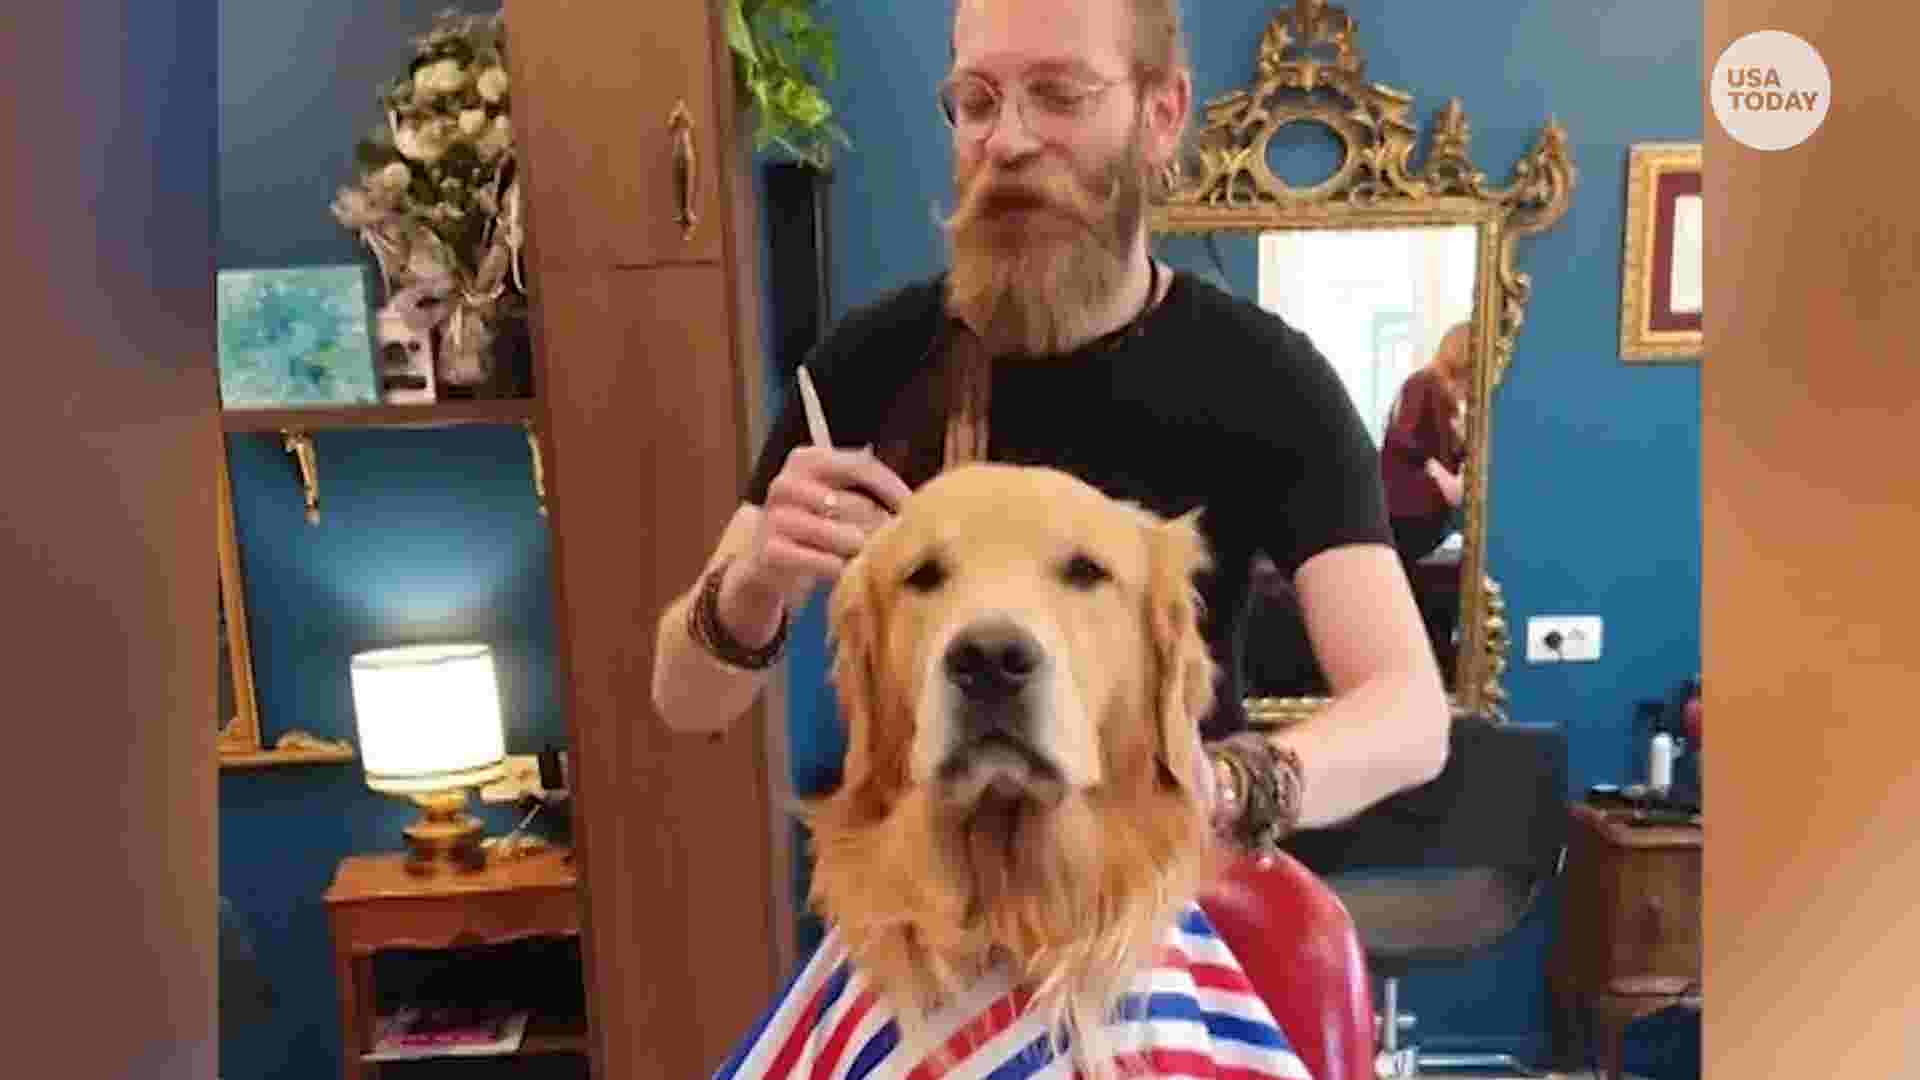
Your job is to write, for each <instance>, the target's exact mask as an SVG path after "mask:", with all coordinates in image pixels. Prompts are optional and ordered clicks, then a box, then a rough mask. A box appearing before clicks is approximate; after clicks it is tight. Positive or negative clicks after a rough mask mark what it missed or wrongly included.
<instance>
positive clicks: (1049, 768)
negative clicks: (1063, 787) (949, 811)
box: [940, 618, 1061, 801]
mask: <svg viewBox="0 0 1920 1080" xmlns="http://www.w3.org/2000/svg"><path fill="white" fill-rule="evenodd" d="M940 670H941V675H942V677H943V678H944V679H945V680H946V683H947V691H948V692H947V695H946V697H947V701H948V707H949V709H950V710H951V712H950V716H951V721H952V722H951V724H950V725H949V729H948V730H949V744H948V752H947V754H946V757H945V759H944V760H943V761H942V762H941V765H940V779H941V780H942V781H944V782H946V783H947V784H948V785H949V787H950V788H952V789H954V794H956V795H958V796H959V797H961V798H962V799H964V800H967V801H971V800H972V799H974V798H977V797H979V796H980V795H982V794H985V793H986V792H987V791H989V790H991V791H993V792H995V793H997V794H1000V795H1016V794H1021V795H1035V794H1043V793H1049V792H1051V791H1052V790H1053V789H1055V788H1057V787H1058V785H1059V783H1060V780H1061V773H1060V767H1059V766H1058V765H1057V764H1055V763H1054V761H1053V760H1052V759H1051V758H1050V757H1049V756H1048V755H1047V754H1046V753H1044V752H1042V750H1041V749H1040V746H1039V739H1038V738H1037V736H1039V734H1040V733H1039V732H1037V731H1036V730H1035V727H1036V724H1037V723H1038V722H1039V719H1040V708H1041V706H1040V701H1039V695H1040V693H1041V692H1042V691H1043V689H1044V684H1045V681H1046V679H1047V678H1049V677H1050V675H1051V671H1050V669H1049V666H1048V661H1047V655H1046V651H1045V650H1044V649H1043V648H1041V646H1040V642H1039V641H1038V640H1037V639H1036V638H1035V637H1034V636H1033V635H1032V634H1031V633H1030V632H1028V631H1027V630H1026V629H1025V628H1023V627H1022V626H1020V625H1019V624H1018V623H1016V622H1014V621H1013V620H1011V619H1006V618H992V619H986V620H982V621H980V622H977V623H975V624H973V625H971V626H968V627H967V628H966V629H964V630H962V631H961V632H960V633H958V634H956V635H954V638H953V640H952V641H951V642H950V643H949V644H948V645H947V650H946V653H945V654H944V655H943V656H942V657H941V661H940Z"/></svg>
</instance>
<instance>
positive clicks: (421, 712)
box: [351, 643, 506, 874]
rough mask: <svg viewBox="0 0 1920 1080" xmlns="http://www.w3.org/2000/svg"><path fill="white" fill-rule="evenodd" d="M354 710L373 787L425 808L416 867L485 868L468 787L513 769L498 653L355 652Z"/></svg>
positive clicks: (416, 837) (457, 649)
mask: <svg viewBox="0 0 1920 1080" xmlns="http://www.w3.org/2000/svg"><path fill="white" fill-rule="evenodd" d="M351 670H352V677H353V711H354V718H355V724H356V726H357V727H358V729H359V733H360V761H361V763H362V765H363V767H364V768H365V770H366V775H367V786H368V787H370V788H372V789H373V790H375V791H378V792H381V793H382V794H387V795H396V796H405V797H407V798H409V799H412V800H413V801H414V803H416V804H417V805H418V806H419V807H420V809H421V813H420V817H419V818H418V819H417V820H415V821H414V823H413V824H411V825H409V826H407V828H406V830H405V831H406V837H407V863H406V865H407V869H408V870H410V871H412V872H414V873H417V874H432V873H437V872H440V871H443V870H448V869H455V870H478V869H480V868H482V867H484V866H485V865H486V853H485V851H484V850H483V849H482V848H481V845H480V833H481V824H480V819H478V818H476V817H474V816H473V815H472V814H469V813H467V789H468V788H471V787H477V786H479V785H481V784H486V783H491V782H492V781H494V780H497V779H499V778H500V777H501V776H503V775H505V773H506V734H505V730H504V727H503V725H502V723H501V718H500V688H499V683H498V681H497V680H496V678H495V675H494V665H493V650H492V649H491V648H490V647H488V646H486V645H480V644H465V643H463V644H447V645H408V646H402V647H399V648H391V649H375V650H373V651H371V652H362V653H357V654H355V655H354V657H353V660H352V665H351Z"/></svg>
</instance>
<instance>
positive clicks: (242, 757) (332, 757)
mask: <svg viewBox="0 0 1920 1080" xmlns="http://www.w3.org/2000/svg"><path fill="white" fill-rule="evenodd" d="M353 760H354V753H353V751H351V750H244V751H238V752H235V751H230V750H223V751H221V752H220V767H221V768H223V769H271V768H277V767H281V766H286V765H346V764H349V763H351V762H352V761H353Z"/></svg>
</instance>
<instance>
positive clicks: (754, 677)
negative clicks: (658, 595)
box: [653, 503, 782, 732]
mask: <svg viewBox="0 0 1920 1080" xmlns="http://www.w3.org/2000/svg"><path fill="white" fill-rule="evenodd" d="M763 512H764V511H762V510H761V508H760V507H758V506H755V505H753V504H752V503H741V504H740V508H739V509H737V510H735V511H734V512H733V517H732V518H731V519H730V520H729V521H728V522H727V527H726V530H725V531H724V532H722V533H721V535H720V542H719V543H718V544H717V545H716V546H715V548H714V552H713V555H712V556H711V557H710V558H709V559H708V560H707V565H706V567H705V568H704V569H702V570H701V572H700V576H699V577H697V578H695V579H694V582H693V585H692V586H691V587H689V588H688V589H687V591H686V592H684V593H682V594H681V595H680V598H679V599H677V600H675V601H674V602H673V603H671V604H668V605H667V609H666V611H664V612H662V613H661V615H660V622H659V625H658V626H657V627H656V628H655V637H654V655H653V707H654V708H655V709H656V710H658V711H659V713H660V718H661V719H662V720H663V721H665V723H666V725H667V727H668V728H670V729H672V730H674V731H686V732H719V731H725V730H726V729H727V728H728V727H730V726H731V725H732V724H733V721H734V720H735V719H736V718H738V717H739V716H740V715H741V714H742V713H745V712H746V711H747V707H748V706H750V705H752V704H753V699H754V698H755V697H756V696H758V695H759V693H760V689H761V687H763V686H765V685H766V680H767V676H768V671H769V670H771V669H768V670H760V671H752V670H748V669H745V668H737V667H734V666H732V665H731V664H726V663H722V662H721V661H720V660H719V659H718V658H717V657H715V656H714V655H713V654H712V653H710V652H708V651H707V650H706V649H703V648H701V647H700V645H699V643H697V642H695V641H694V640H693V637H692V636H691V635H690V634H689V633H688V632H687V608H688V606H689V605H690V604H692V603H693V600H694V598H695V597H696V596H698V595H699V593H700V585H701V582H702V581H704V580H705V578H706V573H707V571H708V570H711V569H712V568H713V567H714V566H715V565H717V564H718V563H719V562H720V560H721V559H723V558H726V557H728V556H730V555H737V554H739V553H740V552H743V551H745V550H746V549H747V547H748V545H749V544H751V543H752V541H753V534H754V530H755V529H757V528H758V527H759V525H760V515H761V514H762V513H763ZM738 568H739V563H738V562H737V561H736V562H735V563H734V566H733V568H732V570H737V569H738ZM728 578H729V581H728V582H727V583H726V584H723V586H722V588H721V590H720V597H719V601H720V604H719V606H720V618H721V620H722V621H723V622H725V623H726V625H727V626H728V628H729V629H731V630H733V631H734V632H735V633H736V634H737V635H738V637H739V639H740V641H741V643H742V644H744V645H748V646H751V647H758V646H760V645H764V644H766V643H767V642H768V641H771V640H773V635H774V633H775V632H776V631H777V630H778V629H779V626H780V614H781V611H782V598H781V597H778V596H774V597H762V596H754V595H750V594H749V593H748V592H746V591H744V590H742V589H741V588H739V587H738V580H739V575H738V574H737V573H733V572H731V571H730V572H729V573H728ZM729 586H732V587H729Z"/></svg>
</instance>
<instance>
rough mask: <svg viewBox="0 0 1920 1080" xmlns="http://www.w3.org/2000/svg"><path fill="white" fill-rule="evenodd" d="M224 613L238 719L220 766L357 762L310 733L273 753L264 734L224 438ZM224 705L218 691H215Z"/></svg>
mask: <svg viewBox="0 0 1920 1080" xmlns="http://www.w3.org/2000/svg"><path fill="white" fill-rule="evenodd" d="M217 482H218V484H219V494H218V501H219V543H220V610H221V612H222V614H223V615H224V616H225V617H226V621H227V639H228V644H227V656H226V658H225V663H226V665H227V672H226V677H229V678H231V679H232V680H233V702H234V714H233V715H232V716H231V717H228V718H227V722H226V723H225V724H222V725H221V726H220V729H219V733H218V734H217V735H216V736H215V737H214V746H215V748H216V750H217V752H218V757H219V760H220V767H221V768H223V769H251V768H261V767H265V766H277V765H329V764H341V763H345V762H349V761H352V760H354V757H355V754H354V750H353V746H352V744H350V743H348V742H347V741H346V740H344V739H325V738H321V737H320V736H317V735H313V734H309V733H308V732H305V731H300V730H293V731H288V732H285V733H283V734H282V735H281V736H280V737H279V738H278V739H276V740H274V744H273V746H272V747H271V748H268V747H267V746H266V745H265V744H264V742H263V741H262V739H261V735H260V704H259V698H258V697H257V695H256V693H255V687H254V680H253V638H252V635H251V632H250V628H249V626H248V624H247V586H246V582H245V580H244V579H243V578H242V577H241V573H240V540H239V535H238V531H237V530H236V529H235V527H234V523H233V475H232V472H231V470H230V469H229V468H228V466H227V439H226V436H225V435H224V434H223V435H221V437H220V467H219V479H218V481H217ZM215 700H216V701H217V700H218V691H216V692H215Z"/></svg>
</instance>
